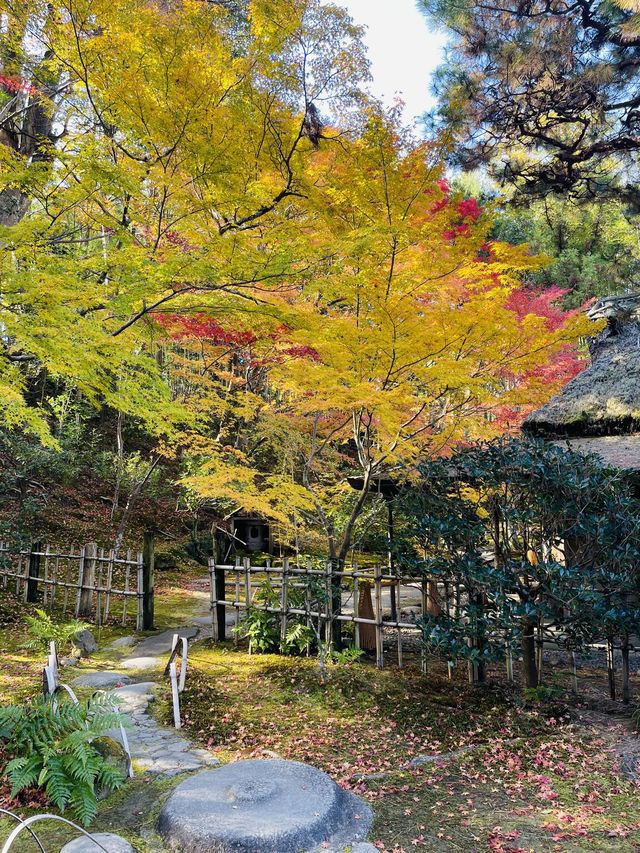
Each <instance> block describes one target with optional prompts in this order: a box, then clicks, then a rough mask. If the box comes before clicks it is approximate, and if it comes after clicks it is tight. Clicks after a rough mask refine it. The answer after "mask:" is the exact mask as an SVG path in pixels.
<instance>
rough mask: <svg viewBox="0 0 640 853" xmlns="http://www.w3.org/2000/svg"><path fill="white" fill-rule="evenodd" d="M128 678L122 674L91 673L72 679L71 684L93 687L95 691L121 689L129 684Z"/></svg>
mask: <svg viewBox="0 0 640 853" xmlns="http://www.w3.org/2000/svg"><path fill="white" fill-rule="evenodd" d="M130 681H131V678H130V676H128V675H125V674H124V672H91V673H87V675H80V676H78V678H74V680H73V684H76V685H77V686H78V687H95V688H96V689H97V690H106V689H107V688H109V687H122V685H124V684H129V682H130Z"/></svg>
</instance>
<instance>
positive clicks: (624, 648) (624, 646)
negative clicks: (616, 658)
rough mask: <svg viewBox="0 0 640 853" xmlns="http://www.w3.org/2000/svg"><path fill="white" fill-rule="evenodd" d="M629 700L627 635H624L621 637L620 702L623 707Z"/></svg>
mask: <svg viewBox="0 0 640 853" xmlns="http://www.w3.org/2000/svg"><path fill="white" fill-rule="evenodd" d="M630 699H631V690H630V687H629V635H628V634H624V636H623V637H622V701H623V703H624V704H625V705H628V704H629V701H630Z"/></svg>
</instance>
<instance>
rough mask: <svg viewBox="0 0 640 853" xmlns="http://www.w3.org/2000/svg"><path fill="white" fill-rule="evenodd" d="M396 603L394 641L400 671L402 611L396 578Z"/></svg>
mask: <svg viewBox="0 0 640 853" xmlns="http://www.w3.org/2000/svg"><path fill="white" fill-rule="evenodd" d="M396 591H397V595H396V601H397V610H396V640H397V644H398V667H399V668H400V669H402V628H401V627H400V611H401V609H402V606H401V602H400V592H401V581H400V578H398V581H397V584H396Z"/></svg>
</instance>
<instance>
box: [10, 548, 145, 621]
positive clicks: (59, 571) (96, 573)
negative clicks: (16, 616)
mask: <svg viewBox="0 0 640 853" xmlns="http://www.w3.org/2000/svg"><path fill="white" fill-rule="evenodd" d="M151 550H152V549H151ZM149 577H150V578H151V586H149V584H148V583H145V581H147V580H148V578H149ZM0 586H1V587H2V588H3V589H11V588H13V590H14V591H15V593H16V595H17V596H19V597H21V598H23V600H24V601H28V602H33V603H39V604H40V605H41V606H42V607H43V608H44V609H46V610H51V611H52V610H54V609H55V610H56V611H59V612H60V613H61V614H62V616H63V617H65V616H72V615H73V616H75V617H80V618H90V619H93V621H95V623H96V624H98V625H100V624H102V623H103V622H106V621H107V620H108V619H118V620H120V621H121V622H122V624H123V625H126V624H127V622H128V621H129V620H130V619H134V620H135V625H136V629H137V630H140V629H141V628H142V627H143V623H144V618H143V617H144V612H145V604H147V606H148V599H149V597H151V599H152V597H153V571H152V568H151V572H149V571H145V559H144V554H143V553H142V552H140V553H134V552H133V551H131V550H128V551H127V552H126V553H125V554H124V555H123V556H116V554H115V552H114V551H113V550H107V549H105V548H99V547H98V546H97V545H96V544H95V543H89V544H87V545H83V546H82V547H78V548H74V547H70V548H69V549H68V550H66V551H65V550H61V549H59V548H56V547H54V546H51V545H46V544H41V543H38V544H35V545H32V546H31V547H30V548H16V547H14V546H12V545H10V544H8V543H6V542H0ZM144 627H151V626H149V625H144Z"/></svg>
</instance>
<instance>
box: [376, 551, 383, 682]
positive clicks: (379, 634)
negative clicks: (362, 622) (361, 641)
mask: <svg viewBox="0 0 640 853" xmlns="http://www.w3.org/2000/svg"><path fill="white" fill-rule="evenodd" d="M374 579H375V587H376V589H375V614H376V666H377V667H378V669H382V668H383V667H384V642H383V641H384V626H383V624H382V569H381V568H380V566H378V565H377V566H376V568H375V576H374Z"/></svg>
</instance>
